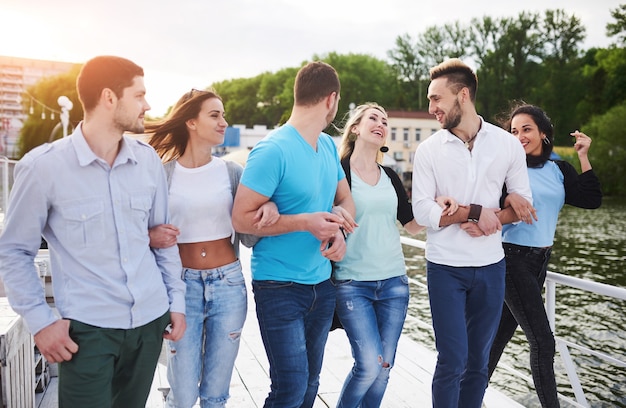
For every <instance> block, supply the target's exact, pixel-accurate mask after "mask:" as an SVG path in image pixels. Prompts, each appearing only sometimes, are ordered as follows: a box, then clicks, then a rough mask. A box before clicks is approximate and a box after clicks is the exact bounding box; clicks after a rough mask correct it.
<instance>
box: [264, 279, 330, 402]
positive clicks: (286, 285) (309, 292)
mask: <svg viewBox="0 0 626 408" xmlns="http://www.w3.org/2000/svg"><path fill="white" fill-rule="evenodd" d="M252 289H253V291H254V300H255V302H256V314H257V319H258V321H259V328H260V330H261V338H262V339H263V345H264V346H265V352H266V354H267V358H268V360H269V363H270V379H271V382H272V384H271V389H270V393H269V395H268V397H267V399H266V400H265V405H264V407H265V408H298V407H301V408H311V407H312V406H313V403H314V401H315V397H316V395H317V389H318V387H319V377H320V371H321V369H322V359H323V357H324V347H325V345H326V340H327V339H328V331H329V330H330V324H331V322H332V320H333V313H334V311H335V295H336V294H335V287H334V286H333V284H332V283H331V281H330V280H329V279H328V280H325V281H323V282H321V283H318V284H317V285H302V284H299V283H294V282H277V281H252Z"/></svg>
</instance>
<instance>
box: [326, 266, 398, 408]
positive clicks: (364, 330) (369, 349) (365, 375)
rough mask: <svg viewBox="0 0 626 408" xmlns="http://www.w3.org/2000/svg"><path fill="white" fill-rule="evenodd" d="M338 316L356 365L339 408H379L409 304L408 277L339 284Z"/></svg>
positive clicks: (350, 374) (346, 281)
mask: <svg viewBox="0 0 626 408" xmlns="http://www.w3.org/2000/svg"><path fill="white" fill-rule="evenodd" d="M334 283H335V286H336V287H337V315H338V316H339V319H340V320H341V324H342V325H343V327H344V329H345V330H346V334H347V335H348V339H349V340H350V345H351V347H352V356H353V357H354V365H353V367H352V369H351V370H350V372H349V373H348V376H347V378H346V380H345V382H344V384H343V388H342V390H341V395H340V396H339V402H338V404H337V407H338V408H355V407H361V408H369V407H379V406H380V403H381V401H382V399H383V395H384V393H385V390H386V388H387V383H388V382H389V372H390V370H391V368H392V367H393V364H394V360H395V357H396V348H397V345H398V340H399V339H400V334H401V333H402V326H403V325H404V319H405V318H406V313H407V309H408V304H409V280H408V278H407V276H406V275H402V276H396V277H393V278H389V279H384V280H378V281H356V280H337V281H334Z"/></svg>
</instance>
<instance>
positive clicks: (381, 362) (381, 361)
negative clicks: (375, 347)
mask: <svg viewBox="0 0 626 408" xmlns="http://www.w3.org/2000/svg"><path fill="white" fill-rule="evenodd" d="M378 364H380V365H381V367H382V368H389V367H391V366H390V365H389V363H388V362H386V361H384V360H383V356H380V355H379V356H378Z"/></svg>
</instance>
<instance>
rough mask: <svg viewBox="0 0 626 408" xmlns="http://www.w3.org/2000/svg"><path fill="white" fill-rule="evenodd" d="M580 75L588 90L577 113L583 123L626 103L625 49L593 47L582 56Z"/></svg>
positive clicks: (579, 104)
mask: <svg viewBox="0 0 626 408" xmlns="http://www.w3.org/2000/svg"><path fill="white" fill-rule="evenodd" d="M583 61H584V67H583V68H582V69H581V76H582V78H583V80H584V81H585V86H584V88H585V89H586V90H587V91H586V92H585V94H584V96H583V98H581V99H580V102H579V103H578V106H577V112H578V114H579V116H580V117H581V120H582V121H583V122H586V121H587V120H588V119H589V118H590V117H591V116H592V115H597V114H601V113H604V112H606V111H607V110H608V109H610V108H611V107H612V106H616V105H619V104H621V103H624V102H626V48H617V47H611V48H608V49H605V48H601V49H591V50H589V51H587V54H586V55H585V57H584V58H583Z"/></svg>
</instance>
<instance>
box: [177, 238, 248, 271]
mask: <svg viewBox="0 0 626 408" xmlns="http://www.w3.org/2000/svg"><path fill="white" fill-rule="evenodd" d="M178 251H179V252H180V260H181V261H182V263H183V267H185V268H191V269H213V268H217V267H220V266H224V265H228V264H231V263H233V262H235V261H236V260H237V256H235V250H234V249H233V244H232V243H231V242H230V237H228V238H222V239H218V240H215V241H205V242H190V243H187V244H178Z"/></svg>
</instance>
